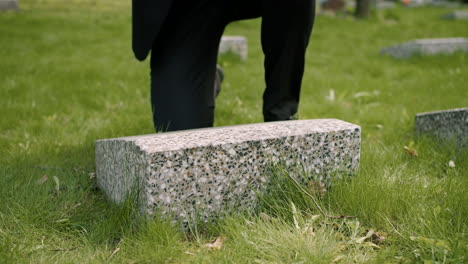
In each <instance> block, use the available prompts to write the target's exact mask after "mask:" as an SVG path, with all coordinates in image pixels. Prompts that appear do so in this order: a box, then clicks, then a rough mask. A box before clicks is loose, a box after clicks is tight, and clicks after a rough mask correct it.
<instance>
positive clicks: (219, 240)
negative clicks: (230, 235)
mask: <svg viewBox="0 0 468 264" xmlns="http://www.w3.org/2000/svg"><path fill="white" fill-rule="evenodd" d="M224 240H226V237H223V236H220V237H218V238H216V240H215V242H213V243H208V244H205V247H207V248H209V249H217V250H219V249H221V248H222V247H223V243H224Z"/></svg>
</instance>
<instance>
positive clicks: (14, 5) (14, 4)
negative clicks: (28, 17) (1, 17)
mask: <svg viewBox="0 0 468 264" xmlns="http://www.w3.org/2000/svg"><path fill="white" fill-rule="evenodd" d="M18 9H19V6H18V0H0V10H18Z"/></svg>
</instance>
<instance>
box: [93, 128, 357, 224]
mask: <svg viewBox="0 0 468 264" xmlns="http://www.w3.org/2000/svg"><path fill="white" fill-rule="evenodd" d="M360 134H361V131H360V127H359V126H357V125H354V124H351V123H347V122H344V121H340V120H336V119H318V120H300V121H281V122H268V123H260V124H250V125H239V126H228V127H216V128H207V129H194V130H186V131H177V132H168V133H160V134H152V135H144V136H134V137H124V138H116V139H104V140H98V141H97V142H96V177H97V182H98V185H99V186H100V188H101V189H102V190H104V192H105V193H106V194H107V196H108V197H109V198H110V199H111V200H112V201H115V202H117V203H120V202H122V201H123V200H125V199H126V197H127V195H128V194H129V192H130V191H132V190H135V189H136V190H137V191H138V192H137V193H139V194H140V195H139V197H138V200H139V202H140V209H141V210H142V212H144V213H145V214H150V215H151V214H153V213H155V212H159V213H160V214H162V215H166V216H168V217H170V218H173V219H174V221H176V220H182V221H187V220H193V219H194V218H198V217H201V218H202V219H205V220H208V219H210V218H212V217H213V216H217V215H222V214H225V213H229V212H232V211H233V210H236V211H237V210H243V209H247V210H248V209H252V208H254V207H255V205H256V202H257V195H258V193H261V192H262V191H264V190H265V189H266V187H267V185H268V183H269V177H270V176H269V175H270V174H269V173H268V170H269V168H271V167H270V166H271V164H274V163H277V162H280V163H281V164H283V165H284V166H287V167H288V166H292V167H294V166H300V168H302V169H303V170H304V171H305V173H304V174H302V173H301V175H303V176H302V178H298V180H299V181H302V182H303V183H307V182H308V181H310V180H312V179H314V180H318V181H323V182H330V183H332V181H333V179H335V177H340V175H348V174H350V173H352V172H354V171H355V170H357V169H358V167H359V159H360ZM304 175H308V176H307V177H309V178H308V179H306V178H305V176H304ZM298 177H299V176H298Z"/></svg>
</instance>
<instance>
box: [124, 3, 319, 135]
mask: <svg viewBox="0 0 468 264" xmlns="http://www.w3.org/2000/svg"><path fill="white" fill-rule="evenodd" d="M314 14H315V3H314V0H287V1H286V0H133V51H134V53H135V56H136V57H137V58H138V59H139V60H144V59H145V58H146V57H147V55H148V53H149V51H150V50H152V52H151V54H152V55H151V100H152V106H153V120H154V124H155V127H156V129H158V130H181V129H189V128H198V127H208V126H212V124H213V110H214V98H213V84H214V79H215V69H216V60H217V52H218V45H219V41H220V39H221V36H222V34H223V31H224V28H225V26H226V25H227V24H229V23H230V22H232V21H236V20H241V19H249V18H255V17H262V48H263V52H264V54H265V81H266V90H265V93H264V96H263V99H264V104H263V115H264V118H265V121H275V120H286V119H289V118H290V117H291V116H292V115H294V114H295V113H296V112H297V107H298V103H299V93H300V87H301V81H302V75H303V72H304V57H305V51H306V48H307V45H308V42H309V37H310V33H311V30H312V25H313V21H314Z"/></svg>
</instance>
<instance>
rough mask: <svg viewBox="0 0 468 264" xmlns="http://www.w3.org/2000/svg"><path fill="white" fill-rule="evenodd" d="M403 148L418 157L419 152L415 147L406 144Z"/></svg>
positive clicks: (412, 155)
mask: <svg viewBox="0 0 468 264" xmlns="http://www.w3.org/2000/svg"><path fill="white" fill-rule="evenodd" d="M403 148H404V149H405V150H406V152H407V153H408V154H409V155H410V156H411V157H418V152H417V151H416V149H415V148H412V147H408V146H404V147H403Z"/></svg>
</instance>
